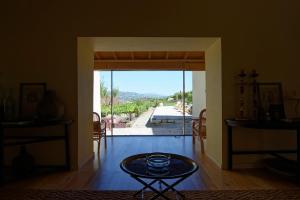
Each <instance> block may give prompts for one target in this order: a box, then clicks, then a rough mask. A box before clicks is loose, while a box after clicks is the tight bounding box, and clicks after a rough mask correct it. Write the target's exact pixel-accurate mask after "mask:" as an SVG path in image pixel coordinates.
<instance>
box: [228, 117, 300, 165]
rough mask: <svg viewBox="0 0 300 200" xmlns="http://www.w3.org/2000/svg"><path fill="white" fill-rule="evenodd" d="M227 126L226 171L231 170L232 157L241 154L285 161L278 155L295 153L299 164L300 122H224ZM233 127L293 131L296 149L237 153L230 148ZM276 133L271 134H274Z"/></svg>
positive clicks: (233, 120) (231, 120)
mask: <svg viewBox="0 0 300 200" xmlns="http://www.w3.org/2000/svg"><path fill="white" fill-rule="evenodd" d="M225 123H226V125H227V139H228V146H227V148H228V149H227V150H228V154H227V155H228V157H227V158H228V169H229V170H231V169H232V156H233V155H242V154H271V155H273V156H276V157H279V158H281V159H285V158H284V157H283V156H280V155H279V153H285V154H287V153H295V154H297V162H300V121H292V120H291V121H289V120H286V121H284V120H283V121H257V120H235V119H227V120H225ZM234 127H243V128H250V129H266V130H295V133H296V137H297V147H296V149H290V150H276V149H275V150H251V151H237V150H233V148H232V134H233V132H232V129H233V128H234ZM275 133H276V132H273V134H275Z"/></svg>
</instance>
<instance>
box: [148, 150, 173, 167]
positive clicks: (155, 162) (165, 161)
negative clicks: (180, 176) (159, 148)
mask: <svg viewBox="0 0 300 200" xmlns="http://www.w3.org/2000/svg"><path fill="white" fill-rule="evenodd" d="M170 159H171V157H170V155H168V154H163V153H151V154H149V155H148V156H147V157H146V163H147V167H148V169H149V170H151V171H155V172H165V171H168V169H169V165H170Z"/></svg>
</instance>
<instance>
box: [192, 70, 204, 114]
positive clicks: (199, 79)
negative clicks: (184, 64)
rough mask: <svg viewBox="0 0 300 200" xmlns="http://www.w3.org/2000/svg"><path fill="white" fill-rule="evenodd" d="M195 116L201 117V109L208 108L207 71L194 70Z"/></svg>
mask: <svg viewBox="0 0 300 200" xmlns="http://www.w3.org/2000/svg"><path fill="white" fill-rule="evenodd" d="M192 73H193V117H199V114H200V111H201V110H202V109H204V108H206V80H205V71H193V72H192Z"/></svg>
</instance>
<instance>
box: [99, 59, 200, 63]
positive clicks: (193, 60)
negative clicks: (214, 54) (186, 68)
mask: <svg viewBox="0 0 300 200" xmlns="http://www.w3.org/2000/svg"><path fill="white" fill-rule="evenodd" d="M95 62H105V63H108V62H111V63H114V62H128V63H133V62H137V63H140V62H150V63H151V62H153V63H157V62H178V63H179V62H180V63H189V62H194V63H205V61H204V60H203V59H186V60H181V59H169V60H167V59H157V60H147V59H134V60H127V59H123V60H121V59H119V60H109V59H107V60H101V59H100V60H95Z"/></svg>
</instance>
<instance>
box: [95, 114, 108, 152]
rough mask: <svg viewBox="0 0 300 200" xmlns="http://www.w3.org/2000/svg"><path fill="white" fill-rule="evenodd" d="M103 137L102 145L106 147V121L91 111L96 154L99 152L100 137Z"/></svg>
mask: <svg viewBox="0 0 300 200" xmlns="http://www.w3.org/2000/svg"><path fill="white" fill-rule="evenodd" d="M102 138H104V146H105V148H106V122H105V121H104V120H101V119H100V115H99V114H98V113H96V112H93V141H97V142H98V155H99V153H100V143H101V139H102Z"/></svg>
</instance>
